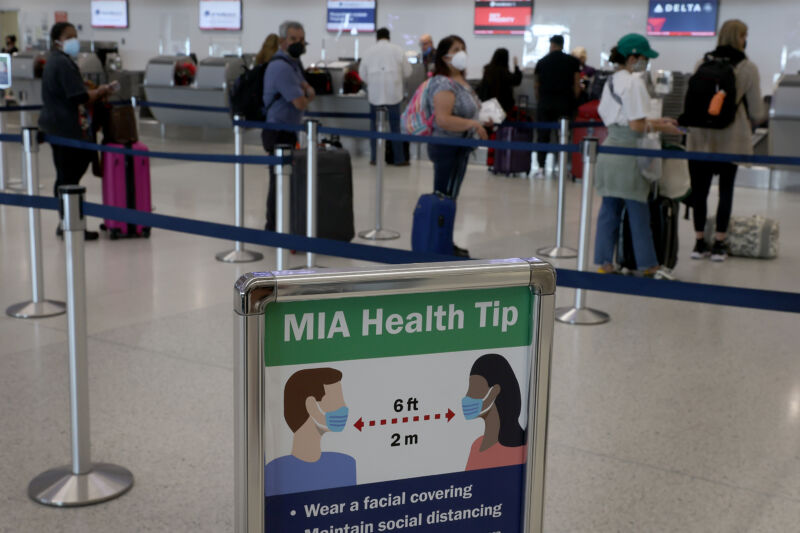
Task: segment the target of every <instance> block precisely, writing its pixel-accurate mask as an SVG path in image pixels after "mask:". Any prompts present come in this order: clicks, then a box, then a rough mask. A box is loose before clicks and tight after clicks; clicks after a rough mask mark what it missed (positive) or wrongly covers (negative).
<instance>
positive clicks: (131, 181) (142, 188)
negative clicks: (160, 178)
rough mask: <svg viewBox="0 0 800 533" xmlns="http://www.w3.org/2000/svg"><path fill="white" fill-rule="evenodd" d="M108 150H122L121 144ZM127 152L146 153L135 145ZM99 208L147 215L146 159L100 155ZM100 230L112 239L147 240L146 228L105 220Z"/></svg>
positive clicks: (147, 181) (107, 154) (141, 157)
mask: <svg viewBox="0 0 800 533" xmlns="http://www.w3.org/2000/svg"><path fill="white" fill-rule="evenodd" d="M108 146H113V147H115V148H125V146H123V145H121V144H109V145H108ZM128 148H132V149H134V150H142V151H147V146H145V145H144V144H142V143H138V142H137V143H133V144H132V145H130V146H128ZM103 204H105V205H108V206H112V207H127V208H129V209H136V210H137V211H146V212H148V213H149V212H150V211H151V210H152V206H151V204H150V158H149V157H143V156H127V155H122V154H114V153H110V152H105V153H103ZM101 227H102V229H104V230H107V231H108V233H109V236H110V237H111V238H112V239H117V238H120V237H149V236H150V228H148V227H145V226H140V225H136V224H128V223H126V222H118V221H116V220H105V223H104V224H103V226H101Z"/></svg>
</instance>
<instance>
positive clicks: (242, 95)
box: [230, 55, 288, 122]
mask: <svg viewBox="0 0 800 533" xmlns="http://www.w3.org/2000/svg"><path fill="white" fill-rule="evenodd" d="M278 59H280V60H281V61H287V62H288V60H287V59H286V58H284V57H281V56H279V55H276V56H273V58H272V59H270V60H269V61H268V62H267V63H264V64H263V65H258V66H255V67H253V68H252V69H247V70H245V71H244V72H243V73H242V75H241V76H239V77H238V78H237V79H236V82H235V83H234V84H233V87H232V88H231V94H230V96H231V113H232V114H234V115H239V116H242V117H244V118H245V120H254V121H259V122H264V121H265V120H267V110H266V109H265V108H264V74H266V72H267V67H268V66H269V64H270V63H272V62H273V61H275V60H278Z"/></svg>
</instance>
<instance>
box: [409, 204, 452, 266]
mask: <svg viewBox="0 0 800 533" xmlns="http://www.w3.org/2000/svg"><path fill="white" fill-rule="evenodd" d="M455 220H456V202H455V200H453V199H452V198H448V197H447V196H442V195H439V194H423V195H422V196H420V197H419V201H417V207H416V208H415V209H414V227H413V229H412V231H411V249H412V250H414V251H415V252H430V253H437V254H442V255H453V226H454V224H455Z"/></svg>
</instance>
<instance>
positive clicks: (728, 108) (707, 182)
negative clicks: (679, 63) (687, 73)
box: [679, 20, 764, 262]
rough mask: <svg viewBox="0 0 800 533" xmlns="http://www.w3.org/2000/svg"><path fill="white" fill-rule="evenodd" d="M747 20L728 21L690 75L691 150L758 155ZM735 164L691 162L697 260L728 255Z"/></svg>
mask: <svg viewBox="0 0 800 533" xmlns="http://www.w3.org/2000/svg"><path fill="white" fill-rule="evenodd" d="M746 46H747V25H746V24H745V23H744V22H742V21H741V20H728V21H726V22H725V24H723V25H722V29H721V30H720V31H719V37H718V43H717V48H716V50H714V51H713V52H709V53H708V54H706V56H705V57H704V59H703V60H702V61H701V62H700V63H699V65H698V66H697V69H696V71H695V74H694V75H693V76H692V78H690V80H689V90H688V92H687V94H686V104H685V106H684V113H683V115H682V116H681V117H680V119H679V122H680V123H681V125H683V126H688V127H689V136H688V140H687V146H686V148H687V150H689V151H692V152H708V153H723V154H744V155H752V154H753V142H752V126H751V123H750V120H751V119H752V120H759V119H760V118H761V117H762V116H763V114H764V112H763V105H762V99H761V86H760V83H761V82H760V79H761V78H760V76H759V72H758V67H756V65H755V64H754V63H753V62H752V61H750V60H748V59H747V56H746V55H745V53H744V50H745V48H746ZM737 168H738V167H737V166H736V164H735V163H717V162H711V161H689V173H690V175H691V180H692V196H691V205H692V207H693V208H694V229H695V232H696V238H697V241H696V243H695V246H694V250H692V259H704V258H706V257H710V258H711V260H712V261H716V262H721V261H725V259H726V258H727V257H728V252H727V247H726V245H725V237H726V235H727V231H728V224H729V222H730V218H731V209H732V208H733V185H734V181H735V180H736V171H737ZM715 175H718V176H719V205H718V207H717V220H716V233H715V235H714V242H713V244H711V246H710V247H709V245H708V243H706V241H705V237H704V234H703V232H704V230H705V226H706V217H707V216H708V215H707V209H708V207H707V205H706V202H707V199H708V193H709V190H710V188H711V180H712V178H713V177H714V176H715Z"/></svg>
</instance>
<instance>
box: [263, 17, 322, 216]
mask: <svg viewBox="0 0 800 533" xmlns="http://www.w3.org/2000/svg"><path fill="white" fill-rule="evenodd" d="M278 37H279V39H280V48H279V49H278V51H277V52H275V55H274V56H273V57H272V59H271V60H270V62H269V63H268V64H267V68H266V70H265V72H264V92H263V104H264V109H265V110H266V119H267V122H271V123H279V124H296V125H299V124H301V123H302V122H303V112H304V111H305V110H306V109H307V108H308V106H309V104H310V103H311V101H312V100H313V99H314V97H315V96H316V93H315V92H314V89H313V88H312V87H311V85H309V84H308V82H307V81H306V79H305V77H304V76H303V66H302V65H301V63H300V56H302V55H303V54H305V53H306V32H305V30H304V29H303V25H302V24H300V23H299V22H295V21H290V20H287V21H286V22H284V23H283V24H281V26H280V30H279V31H278ZM261 142H262V144H263V145H264V150H266V152H267V153H268V154H271V153H272V152H273V151H274V149H275V146H277V145H280V144H288V145H290V146H292V147H294V145H295V144H296V143H297V133H296V132H294V131H274V130H262V131H261ZM266 229H267V230H268V231H275V169H274V168H273V167H269V193H268V195H267V225H266Z"/></svg>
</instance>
